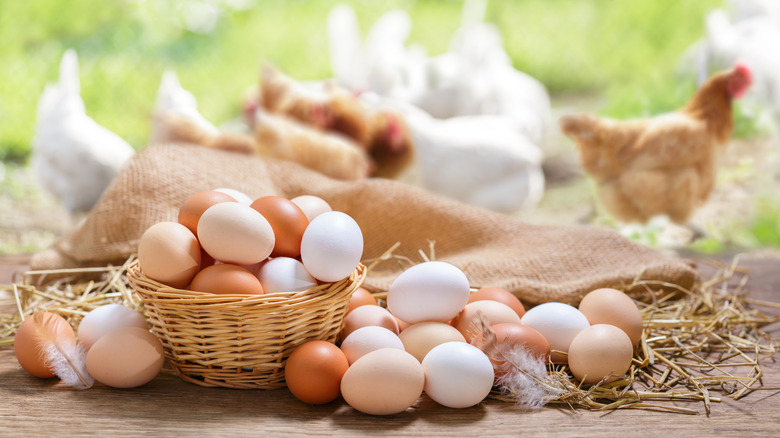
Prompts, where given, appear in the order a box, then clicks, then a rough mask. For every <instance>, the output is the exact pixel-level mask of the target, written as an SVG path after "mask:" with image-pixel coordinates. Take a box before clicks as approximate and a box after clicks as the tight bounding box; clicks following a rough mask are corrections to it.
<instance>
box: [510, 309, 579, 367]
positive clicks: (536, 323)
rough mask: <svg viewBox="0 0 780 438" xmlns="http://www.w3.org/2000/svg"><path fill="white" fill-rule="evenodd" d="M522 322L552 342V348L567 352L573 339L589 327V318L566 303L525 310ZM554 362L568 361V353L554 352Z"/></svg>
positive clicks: (552, 358)
mask: <svg viewBox="0 0 780 438" xmlns="http://www.w3.org/2000/svg"><path fill="white" fill-rule="evenodd" d="M520 322H521V323H523V324H524V325H527V326H528V327H531V328H532V329H534V330H536V331H538V332H539V333H541V334H542V336H544V337H545V339H547V341H548V342H549V343H550V348H551V349H552V350H558V351H560V352H563V353H566V352H568V351H569V344H570V343H571V340H572V339H574V337H575V336H577V333H579V332H580V331H581V330H582V329H584V328H586V327H589V326H590V323H589V322H588V318H586V317H585V315H583V314H582V312H580V311H579V310H577V309H576V308H575V307H573V306H570V305H568V304H564V303H544V304H540V305H538V306H536V307H532V308H530V309H528V311H526V312H525V315H523V317H522V318H521V319H520ZM550 358H551V360H552V361H553V362H560V363H566V355H565V354H562V353H557V352H552V353H551V355H550Z"/></svg>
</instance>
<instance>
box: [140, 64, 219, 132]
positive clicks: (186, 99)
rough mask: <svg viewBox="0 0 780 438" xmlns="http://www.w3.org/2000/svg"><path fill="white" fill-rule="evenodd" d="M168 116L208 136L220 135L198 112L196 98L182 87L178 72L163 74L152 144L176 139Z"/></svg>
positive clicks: (156, 105)
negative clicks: (188, 122)
mask: <svg viewBox="0 0 780 438" xmlns="http://www.w3.org/2000/svg"><path fill="white" fill-rule="evenodd" d="M168 116H175V117H177V118H183V119H186V120H188V121H190V122H192V123H193V124H195V126H197V127H198V128H200V129H201V130H203V132H204V133H205V134H207V135H218V134H219V129H217V127H216V126H214V125H213V124H212V123H211V122H209V121H208V120H207V119H206V118H205V117H203V115H202V114H201V113H200V112H198V102H197V100H196V99H195V96H194V95H193V94H192V93H190V92H189V91H188V90H185V89H184V88H183V87H182V86H181V83H180V82H179V77H178V76H176V72H174V71H171V70H169V71H166V72H165V73H163V77H162V81H161V82H160V88H159V89H158V90H157V101H156V103H155V105H154V113H153V115H152V134H151V137H150V140H149V143H150V144H152V143H162V142H166V141H169V140H170V139H171V138H173V137H175V135H174V134H173V133H172V132H171V131H170V126H171V123H169V122H170V121H169V120H166V117H168Z"/></svg>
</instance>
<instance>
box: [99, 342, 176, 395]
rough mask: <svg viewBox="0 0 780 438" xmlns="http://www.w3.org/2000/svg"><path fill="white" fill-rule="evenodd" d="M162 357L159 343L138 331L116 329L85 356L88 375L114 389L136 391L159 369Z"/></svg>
mask: <svg viewBox="0 0 780 438" xmlns="http://www.w3.org/2000/svg"><path fill="white" fill-rule="evenodd" d="M163 362H165V356H164V353H163V347H162V344H161V343H160V341H159V340H158V339H157V337H155V336H154V335H153V334H151V333H150V332H149V331H148V330H146V329H142V328H138V327H123V328H119V329H116V330H114V331H112V332H110V333H108V334H106V335H104V336H102V337H101V338H100V339H98V340H97V342H95V344H94V345H92V348H90V349H89V352H87V361H86V365H87V372H89V374H90V375H91V376H92V377H94V378H95V380H97V381H98V382H100V383H102V384H104V385H106V386H111V387H114V388H135V387H137V386H141V385H144V384H146V383H149V382H150V381H152V379H154V378H155V377H156V376H157V374H159V373H160V370H161V369H162V366H163Z"/></svg>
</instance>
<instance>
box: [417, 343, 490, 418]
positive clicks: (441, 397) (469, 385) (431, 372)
mask: <svg viewBox="0 0 780 438" xmlns="http://www.w3.org/2000/svg"><path fill="white" fill-rule="evenodd" d="M422 367H423V370H424V371H425V393H426V394H427V395H428V397H430V398H431V399H433V401H435V402H436V403H438V404H440V405H443V406H447V407H449V408H456V409H460V408H467V407H470V406H474V405H476V404H477V403H479V402H481V401H482V400H484V399H485V397H487V395H488V394H489V393H490V390H491V389H492V388H493V379H494V374H493V363H492V362H490V359H488V357H487V356H486V355H485V353H483V352H482V350H480V349H479V348H477V347H475V346H473V345H470V344H466V343H464V342H445V343H443V344H440V345H437V346H436V347H434V348H433V349H431V351H429V352H428V354H427V355H426V356H425V358H424V359H423V361H422Z"/></svg>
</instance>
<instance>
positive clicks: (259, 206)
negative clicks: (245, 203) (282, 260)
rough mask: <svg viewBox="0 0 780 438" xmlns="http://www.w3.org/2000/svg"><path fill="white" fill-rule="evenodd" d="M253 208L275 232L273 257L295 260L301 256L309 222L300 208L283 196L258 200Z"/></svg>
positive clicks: (253, 203) (253, 204)
mask: <svg viewBox="0 0 780 438" xmlns="http://www.w3.org/2000/svg"><path fill="white" fill-rule="evenodd" d="M251 207H252V208H254V209H255V210H257V212H259V213H260V214H262V215H263V217H265V218H266V220H267V221H268V223H269V224H271V228H273V230H274V236H276V243H275V244H274V249H273V252H271V257H291V258H295V257H298V256H299V255H301V239H302V238H303V232H304V231H306V227H307V226H308V225H309V220H308V219H307V218H306V214H305V213H304V212H303V210H301V209H300V207H298V206H297V205H295V204H294V203H293V202H292V201H290V200H289V199H286V198H283V197H281V196H263V197H260V198H257V199H255V201H254V202H252V205H251Z"/></svg>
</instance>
